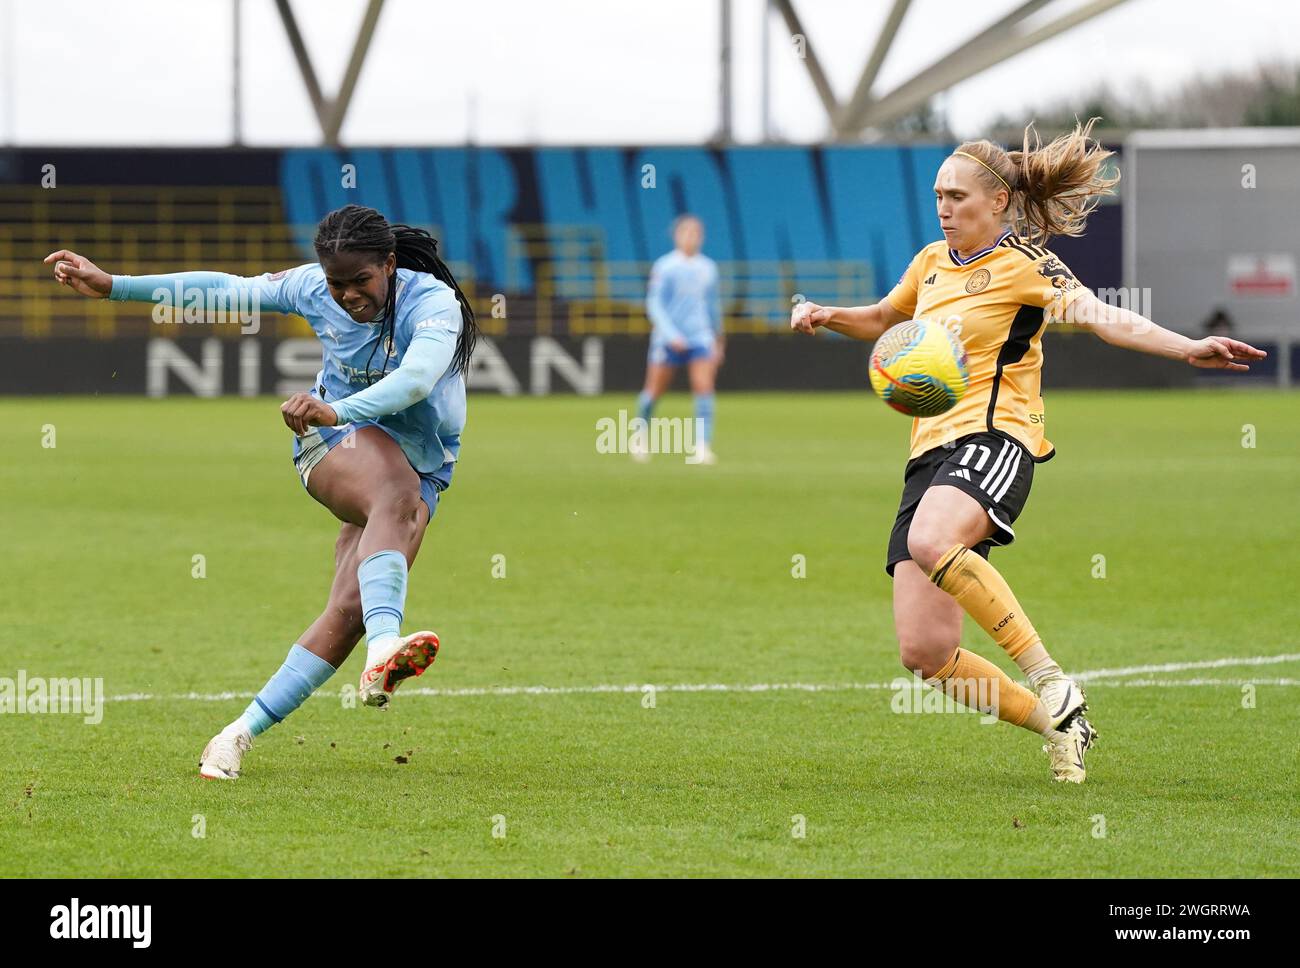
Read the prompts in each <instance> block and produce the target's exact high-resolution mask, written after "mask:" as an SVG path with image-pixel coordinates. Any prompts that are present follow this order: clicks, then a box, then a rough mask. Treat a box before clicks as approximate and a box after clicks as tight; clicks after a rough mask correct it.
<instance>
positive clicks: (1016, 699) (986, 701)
mask: <svg viewBox="0 0 1300 968" xmlns="http://www.w3.org/2000/svg"><path fill="white" fill-rule="evenodd" d="M925 683H926V685H928V686H932V687H933V688H935V689H939V690H941V691H942V692H943V693H944V695H946V696H950V697H951V698H952V699H954V700H955V701H956V702H959V703H961V704H962V705H963V706H968V707H969V708H971V709H978V710H979V711H980V712H982V713H984V714H985V715H989V714H992V715H995V716H997V717H998V719H1000V720H1002V721H1003V722H1004V723H1010V724H1011V725H1012V726H1023V727H1024V728H1025V729H1028V730H1032V731H1033V732H1035V733H1040V734H1041V733H1042V732H1043V731H1044V730H1046V729H1047V728H1048V725H1047V723H1048V717H1047V710H1046V709H1044V708H1043V705H1042V703H1040V702H1039V701H1038V697H1037V696H1035V695H1034V694H1033V693H1032V692H1030V691H1029V690H1028V689H1026V688H1025V687H1024V686H1022V685H1020V683H1018V682H1015V681H1013V680H1012V679H1011V677H1010V676H1008V675H1007V674H1006V673H1005V672H1003V671H1002V670H1001V669H999V668H998V667H997V666H995V665H994V664H993V663H992V662H990V661H989V660H988V659H986V658H984V657H983V656H981V655H976V654H975V653H974V652H967V651H966V650H965V649H958V650H957V651H956V652H954V653H953V654H952V658H951V659H949V660H948V664H947V665H945V666H944V667H943V668H942V669H940V670H939V671H938V672H936V673H935V674H934V675H933V676H931V677H930V678H929V679H926V680H925Z"/></svg>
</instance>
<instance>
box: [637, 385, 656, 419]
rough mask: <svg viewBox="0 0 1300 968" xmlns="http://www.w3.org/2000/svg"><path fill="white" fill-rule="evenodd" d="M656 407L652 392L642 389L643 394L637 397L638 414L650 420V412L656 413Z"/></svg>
mask: <svg viewBox="0 0 1300 968" xmlns="http://www.w3.org/2000/svg"><path fill="white" fill-rule="evenodd" d="M654 409H655V402H654V400H652V399H651V398H650V394H648V393H646V392H645V391H644V390H642V391H641V395H640V396H639V397H637V398H636V415H637V416H638V417H640V418H641V419H642V420H645V421H647V422H648V421H649V420H650V414H652V413H654Z"/></svg>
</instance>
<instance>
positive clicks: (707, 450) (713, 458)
mask: <svg viewBox="0 0 1300 968" xmlns="http://www.w3.org/2000/svg"><path fill="white" fill-rule="evenodd" d="M717 462H718V455H717V454H715V453H714V452H713V448H712V447H710V446H709V445H708V444H696V445H695V453H693V454H691V455H690V456H689V457H687V458H686V463H688V464H716V463H717Z"/></svg>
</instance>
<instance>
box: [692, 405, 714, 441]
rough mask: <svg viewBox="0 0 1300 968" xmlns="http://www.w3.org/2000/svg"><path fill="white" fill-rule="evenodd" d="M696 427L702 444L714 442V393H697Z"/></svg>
mask: <svg viewBox="0 0 1300 968" xmlns="http://www.w3.org/2000/svg"><path fill="white" fill-rule="evenodd" d="M695 420H696V424H695V429H696V433H697V434H698V435H699V442H700V443H702V444H709V445H710V446H711V445H712V444H713V394H712V393H697V394H695Z"/></svg>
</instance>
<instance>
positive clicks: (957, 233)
mask: <svg viewBox="0 0 1300 968" xmlns="http://www.w3.org/2000/svg"><path fill="white" fill-rule="evenodd" d="M1094 120H1096V119H1094ZM1092 124H1093V122H1092V121H1090V122H1089V123H1088V125H1087V126H1086V127H1083V126H1079V125H1076V127H1075V130H1074V131H1073V132H1072V133H1070V134H1068V135H1064V136H1062V137H1060V138H1057V139H1056V140H1054V141H1052V142H1051V143H1050V144H1048V145H1045V146H1040V145H1039V143H1038V142H1037V139H1036V138H1035V146H1034V148H1033V149H1031V148H1030V132H1031V130H1032V129H1026V132H1025V140H1024V144H1023V146H1022V150H1020V151H1011V152H1008V151H1005V150H1004V149H1003V148H1001V147H1000V146H998V145H995V144H992V143H990V142H988V141H974V142H967V143H965V144H963V145H961V146H960V147H959V148H958V149H957V150H956V151H954V152H953V153H952V154H951V155H950V156H949V157H948V158H947V160H945V161H944V163H943V164H942V165H941V166H940V168H939V171H938V174H937V176H936V178H935V183H934V194H935V204H936V207H937V211H938V216H939V226H940V228H941V229H942V230H943V235H944V239H943V241H941V242H932V243H931V244H930V245H928V246H926V247H925V248H924V249H922V250H921V251H920V252H919V253H918V254H917V255H916V257H915V258H914V259H913V260H912V262H911V265H909V266H908V269H907V271H906V272H905V273H904V274H903V278H902V279H901V280H899V283H898V285H897V286H895V287H894V289H893V291H892V292H890V293H889V295H888V296H887V297H886V298H885V299H883V300H881V301H880V302H879V303H877V304H876V305H874V306H856V307H853V308H840V307H833V306H818V305H816V304H809V303H805V304H803V305H800V306H797V307H795V310H794V312H793V314H792V316H791V326H792V327H793V328H794V329H796V330H798V331H800V332H804V333H812V332H814V330H815V328H816V327H818V326H825V327H826V328H828V329H831V330H834V331H835V332H838V333H843V334H845V335H846V336H851V337H853V338H855V339H862V340H871V339H875V338H876V337H878V336H880V334H881V333H883V332H884V331H885V330H886V329H887V328H888V327H890V326H892V325H894V324H895V323H899V322H903V321H904V320H909V319H916V318H928V319H934V320H940V321H943V322H944V324H945V325H948V326H951V327H952V328H953V329H954V330H955V331H956V332H957V335H959V336H960V337H961V339H962V341H963V342H964V343H965V346H966V351H967V356H968V366H969V372H970V386H969V389H968V390H967V391H966V395H965V396H964V397H962V399H961V401H960V402H959V403H958V404H957V406H956V407H954V408H953V409H952V410H949V411H948V412H947V413H945V414H942V415H941V416H937V417H931V418H926V419H917V420H915V421H914V422H913V424H912V445H911V453H910V460H909V461H908V463H907V468H906V470H905V472H904V485H903V497H902V502H901V504H900V507H899V510H898V517H897V519H896V521H895V523H894V528H893V533H892V534H891V536H890V540H889V555H888V560H887V563H886V571H887V572H888V573H889V574H890V575H891V576H892V577H893V579H894V626H895V629H896V631H897V633H898V644H899V653H900V657H901V659H902V662H903V665H904V666H905V667H906V668H907V669H908V670H910V671H917V670H919V672H920V674H921V675H922V677H924V678H925V681H926V682H927V683H928V684H929V685H931V686H933V687H934V688H937V689H940V690H942V691H944V692H945V693H947V694H948V695H950V696H953V698H955V699H957V700H958V701H963V702H965V703H966V704H967V705H974V704H975V702H974V698H975V692H974V691H973V690H972V689H971V684H973V683H990V682H996V687H997V688H996V692H994V690H992V689H988V690H980V692H979V695H980V696H984V695H990V694H991V695H996V697H997V702H996V709H993V710H991V711H993V712H995V713H996V714H997V716H998V718H999V719H1002V720H1004V721H1006V722H1010V723H1012V724H1014V725H1016V726H1021V727H1024V728H1025V729H1029V730H1033V731H1034V732H1036V733H1039V734H1041V735H1042V736H1043V737H1044V738H1045V739H1046V740H1047V745H1046V746H1045V747H1044V750H1045V751H1046V752H1047V753H1048V755H1049V760H1050V763H1051V768H1052V775H1053V778H1054V779H1056V780H1066V781H1070V782H1074V783H1081V782H1083V780H1084V777H1085V775H1086V772H1085V767H1084V754H1085V753H1086V752H1087V750H1088V748H1089V747H1090V746H1091V745H1092V742H1093V740H1094V738H1095V736H1096V733H1095V731H1094V730H1093V729H1092V726H1091V724H1090V723H1089V722H1088V721H1087V719H1085V718H1084V715H1083V713H1084V710H1085V709H1086V708H1087V704H1086V700H1085V698H1084V695H1083V690H1082V689H1080V688H1079V686H1078V684H1077V683H1076V682H1074V680H1072V679H1070V678H1069V677H1068V676H1066V675H1065V674H1064V673H1063V672H1062V671H1061V667H1060V666H1059V665H1058V664H1057V663H1056V661H1055V660H1054V659H1053V658H1052V657H1051V655H1049V654H1048V652H1047V650H1046V648H1044V646H1043V642H1042V639H1041V638H1040V636H1039V634H1038V632H1037V631H1036V629H1035V628H1034V626H1033V625H1032V624H1031V623H1030V621H1029V618H1028V616H1027V615H1026V614H1025V611H1024V609H1023V607H1022V606H1021V605H1020V602H1019V601H1017V599H1016V596H1015V595H1014V594H1013V593H1012V591H1011V589H1010V587H1009V586H1008V585H1007V583H1006V580H1005V579H1004V578H1003V577H1002V575H1001V574H1000V573H999V572H998V570H997V569H996V568H994V567H993V565H992V564H990V563H989V562H988V560H987V558H988V553H989V548H990V546H992V545H1008V544H1011V542H1012V541H1014V540H1015V537H1016V535H1015V532H1014V531H1012V529H1011V526H1012V524H1013V523H1014V522H1015V520H1016V517H1017V516H1018V515H1019V514H1020V512H1021V511H1022V510H1023V508H1024V506H1025V501H1026V500H1027V499H1028V497H1029V487H1030V484H1031V482H1032V480H1033V472H1034V465H1035V464H1036V463H1039V462H1042V461H1046V460H1048V459H1049V458H1051V457H1052V455H1053V454H1054V453H1055V451H1054V449H1053V447H1052V445H1051V444H1050V443H1049V442H1048V441H1047V440H1046V439H1045V438H1044V435H1043V402H1042V398H1041V397H1040V395H1039V382H1040V377H1041V370H1042V362H1043V349H1042V336H1043V330H1044V329H1045V328H1046V326H1047V323H1048V322H1051V321H1053V320H1061V319H1064V320H1065V321H1066V322H1069V323H1074V324H1077V325H1080V326H1084V327H1087V328H1090V329H1091V330H1092V331H1093V332H1094V333H1096V335H1097V336H1099V337H1101V339H1103V340H1105V341H1106V342H1107V343H1110V344H1112V345H1114V346H1119V347H1122V348H1125V349H1133V350H1138V351H1141V352H1144V353H1153V354H1155V355H1158V356H1164V357H1167V358H1169V359H1174V360H1182V361H1184V362H1186V363H1189V364H1191V365H1192V366H1197V367H1209V368H1218V369H1227V370H1235V371H1240V370H1245V369H1247V366H1246V365H1245V364H1244V363H1240V362H1236V361H1237V360H1238V359H1243V360H1251V359H1261V358H1263V356H1264V355H1265V354H1264V353H1263V352H1262V351H1260V350H1257V349H1255V348H1254V347H1253V346H1248V345H1247V344H1245V343H1241V342H1238V341H1237V340H1233V339H1227V338H1224V337H1217V336H1211V337H1207V338H1205V339H1201V340H1193V339H1189V338H1188V337H1186V336H1181V335H1179V334H1178V333H1173V332H1170V331H1169V330H1167V329H1163V328H1161V327H1160V326H1157V325H1156V324H1155V323H1153V322H1151V320H1149V319H1147V318H1146V317H1144V316H1140V315H1138V314H1137V313H1134V312H1130V311H1129V310H1126V309H1118V308H1115V307H1111V306H1107V305H1105V304H1103V303H1102V302H1101V301H1100V300H1099V299H1098V298H1097V297H1096V296H1095V295H1094V294H1093V293H1092V292H1091V291H1090V290H1088V289H1085V288H1084V287H1082V286H1081V285H1079V283H1078V281H1077V280H1076V279H1075V278H1074V275H1073V274H1072V273H1071V272H1070V270H1069V269H1068V268H1066V267H1065V265H1063V264H1062V262H1061V260H1060V259H1058V258H1057V257H1056V256H1055V255H1053V254H1052V253H1051V252H1049V251H1048V250H1047V249H1044V248H1042V245H1043V243H1044V242H1046V241H1047V240H1048V239H1049V238H1050V237H1052V236H1057V235H1081V234H1082V233H1083V230H1084V225H1085V222H1086V219H1087V216H1088V213H1089V212H1090V211H1091V210H1092V208H1093V207H1095V205H1096V204H1097V202H1098V201H1099V200H1100V197H1101V196H1102V195H1103V194H1106V193H1108V192H1109V191H1110V190H1111V188H1112V186H1113V184H1114V182H1115V181H1116V180H1117V178H1112V177H1108V176H1107V175H1106V174H1105V172H1104V167H1103V163H1104V162H1105V160H1106V158H1107V157H1108V156H1109V155H1110V154H1111V153H1110V152H1107V151H1104V150H1102V149H1101V147H1100V146H1099V145H1096V144H1095V143H1091V142H1090V141H1089V137H1088V135H1089V132H1090V131H1091V128H1092ZM963 610H964V611H965V612H966V613H967V614H969V615H970V616H971V617H972V618H973V619H974V620H975V621H976V622H977V623H979V625H980V627H981V628H983V629H984V631H985V632H987V633H988V634H989V635H990V636H991V637H992V638H993V640H994V641H995V642H996V643H997V644H998V645H999V646H1001V647H1002V648H1003V649H1004V650H1005V651H1006V653H1007V655H1008V656H1009V657H1010V658H1011V659H1012V660H1014V661H1015V663H1016V664H1017V665H1018V666H1019V667H1020V669H1021V671H1022V672H1023V673H1024V674H1025V677H1026V678H1027V679H1028V680H1029V683H1030V686H1031V687H1032V688H1033V690H1034V692H1031V691H1030V690H1028V689H1025V688H1024V687H1023V686H1021V685H1019V684H1018V683H1016V682H1013V681H1012V680H1011V679H1010V678H1009V677H1008V676H1006V675H1005V674H1004V673H1003V672H1002V671H1001V670H1000V669H999V668H998V667H997V666H995V665H994V664H993V663H991V662H989V661H988V660H987V659H985V658H983V657H981V656H979V655H976V654H975V653H973V652H969V651H967V650H965V649H962V648H959V645H960V642H961V624H962V612H963ZM985 711H989V710H985Z"/></svg>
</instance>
